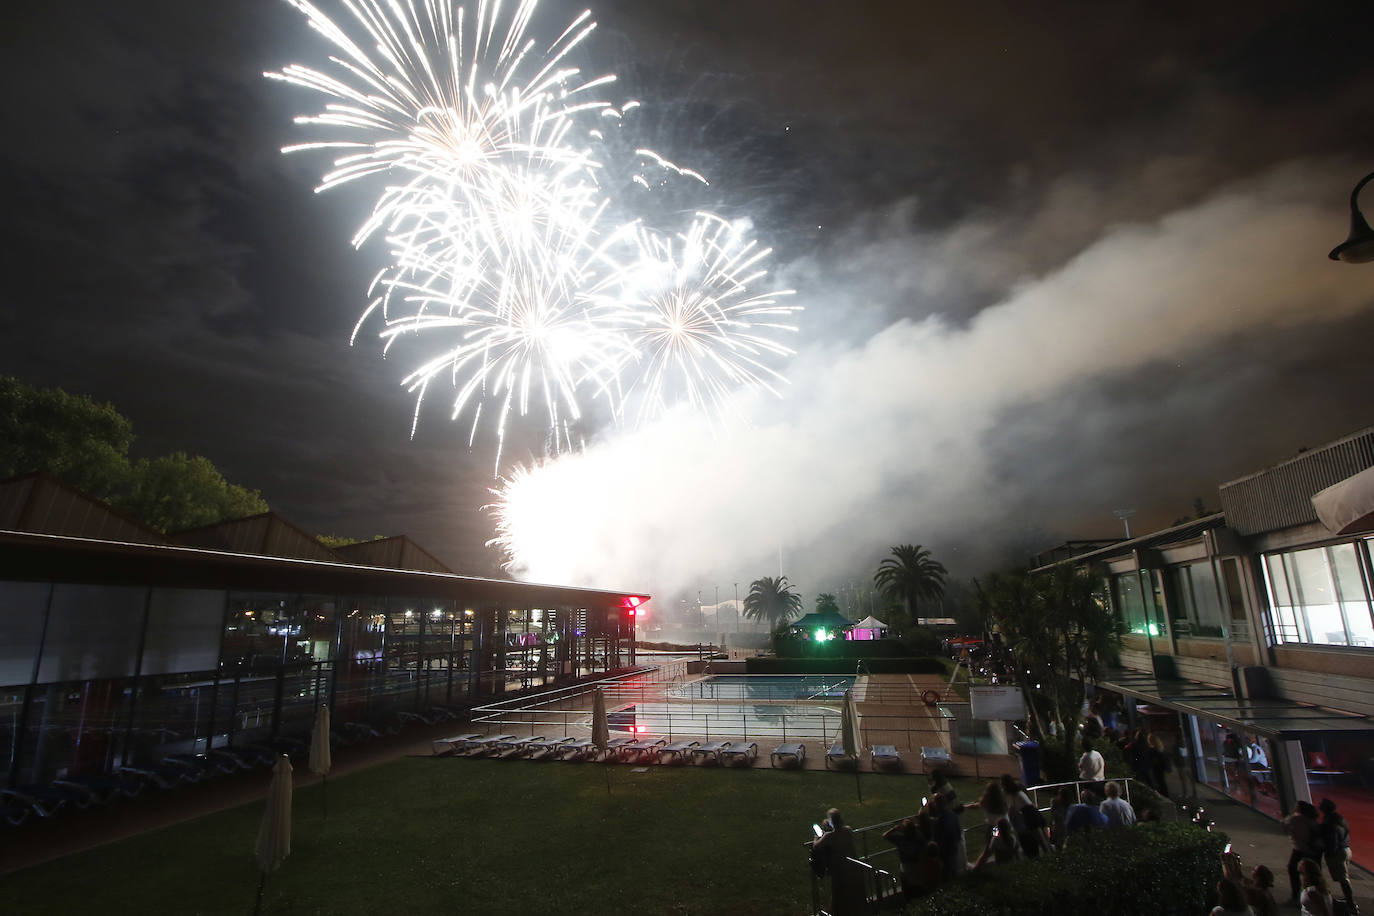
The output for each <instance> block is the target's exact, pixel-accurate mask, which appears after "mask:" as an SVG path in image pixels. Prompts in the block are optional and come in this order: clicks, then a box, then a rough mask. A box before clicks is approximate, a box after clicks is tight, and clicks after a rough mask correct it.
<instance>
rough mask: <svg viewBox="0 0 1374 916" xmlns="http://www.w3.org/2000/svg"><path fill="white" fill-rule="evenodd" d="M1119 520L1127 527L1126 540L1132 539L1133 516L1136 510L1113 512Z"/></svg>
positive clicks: (1117, 510)
mask: <svg viewBox="0 0 1374 916" xmlns="http://www.w3.org/2000/svg"><path fill="white" fill-rule="evenodd" d="M1112 515H1115V516H1116V517H1117V518H1119V519H1121V524H1123V525H1125V526H1126V540H1128V541H1129V540H1130V539H1131V516H1132V515H1135V510H1134V509H1116V510H1114V511H1113V512H1112Z"/></svg>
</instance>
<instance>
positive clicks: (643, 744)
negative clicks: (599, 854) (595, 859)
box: [433, 734, 900, 767]
mask: <svg viewBox="0 0 1374 916" xmlns="http://www.w3.org/2000/svg"><path fill="white" fill-rule="evenodd" d="M433 748H434V754H435V756H450V755H451V756H457V757H501V758H506V759H516V758H526V759H546V760H602V761H605V762H607V763H637V764H662V765H674V764H675V765H687V764H695V765H697V766H705V765H712V764H713V765H715V766H732V767H750V766H753V765H754V762H755V761H756V760H758V757H759V746H758V743H757V742H755V741H689V740H681V741H673V742H669V741H668V739H666V738H634V737H630V736H622V737H617V738H612V739H611V740H610V741H609V742H607V744H606V747H605V749H604V751H603V750H602V749H601V748H598V747H597V746H596V745H594V744H593V743H592V739H591V738H587V737H581V738H568V737H562V738H560V737H549V736H545V735H530V736H526V737H517V736H515V735H505V734H502V735H478V734H459V735H453V736H450V737H447V738H440V739H438V740H436V741H435V742H434V744H433ZM832 750H833V749H832ZM892 755H893V756H895V755H896V751H895V750H892ZM897 759H898V760H900V758H897ZM805 762H806V745H805V744H803V743H800V742H793V743H785V744H780V745H778V746H777V747H776V748H774V749H773V751H772V752H771V753H770V754H769V764H770V765H771V766H774V767H801V766H803V765H804V764H805Z"/></svg>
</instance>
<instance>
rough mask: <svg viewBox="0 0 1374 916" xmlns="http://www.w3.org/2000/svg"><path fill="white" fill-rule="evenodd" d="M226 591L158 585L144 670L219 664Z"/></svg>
mask: <svg viewBox="0 0 1374 916" xmlns="http://www.w3.org/2000/svg"><path fill="white" fill-rule="evenodd" d="M227 597H228V596H227V595H226V594H225V593H224V592H215V591H206V590H203V589H189V588H155V589H153V595H152V600H151V601H150V603H149V607H148V638H147V640H146V641H145V642H144V645H143V664H142V666H141V667H140V668H139V673H140V674H172V673H176V672H184V671H211V670H214V668H215V666H216V665H218V664H219V644H220V636H221V634H222V630H221V627H222V625H223V623H224V602H225V600H226V599H227Z"/></svg>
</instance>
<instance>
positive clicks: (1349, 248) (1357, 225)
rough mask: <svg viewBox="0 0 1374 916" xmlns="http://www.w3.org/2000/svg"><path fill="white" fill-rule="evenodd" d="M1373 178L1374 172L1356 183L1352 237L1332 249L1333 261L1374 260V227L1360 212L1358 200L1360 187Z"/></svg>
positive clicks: (1363, 262)
mask: <svg viewBox="0 0 1374 916" xmlns="http://www.w3.org/2000/svg"><path fill="white" fill-rule="evenodd" d="M1371 178H1374V172H1370V173H1369V174H1368V175H1366V176H1364V178H1362V179H1360V182H1359V184H1357V185H1355V190H1354V191H1352V192H1351V193H1350V238H1348V239H1346V240H1345V241H1344V242H1341V243H1340V244H1339V245H1337V246H1336V247H1335V248H1332V249H1331V254H1330V255H1329V257H1330V258H1331V260H1333V261H1345V262H1346V263H1348V264H1366V263H1368V262H1370V261H1374V229H1370V228H1369V223H1368V222H1366V221H1365V218H1364V214H1363V213H1361V212H1360V206H1359V201H1358V199H1359V196H1360V189H1361V188H1363V187H1364V186H1365V185H1366V184H1368V183H1369V180H1370V179H1371Z"/></svg>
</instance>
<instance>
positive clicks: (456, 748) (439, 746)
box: [434, 735, 482, 757]
mask: <svg viewBox="0 0 1374 916" xmlns="http://www.w3.org/2000/svg"><path fill="white" fill-rule="evenodd" d="M480 737H482V736H481V735H453V736H451V737H448V738H438V739H436V740H435V741H434V756H436V757H442V756H443V755H445V754H453V753H461V752H462V750H463V748H464V747H466V746H467V743H468V742H469V741H473V740H475V739H477V738H480Z"/></svg>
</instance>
